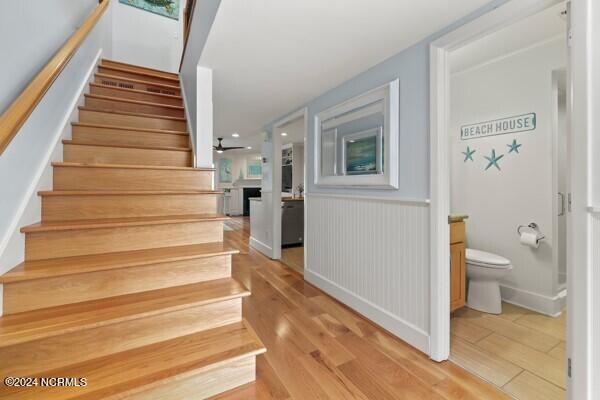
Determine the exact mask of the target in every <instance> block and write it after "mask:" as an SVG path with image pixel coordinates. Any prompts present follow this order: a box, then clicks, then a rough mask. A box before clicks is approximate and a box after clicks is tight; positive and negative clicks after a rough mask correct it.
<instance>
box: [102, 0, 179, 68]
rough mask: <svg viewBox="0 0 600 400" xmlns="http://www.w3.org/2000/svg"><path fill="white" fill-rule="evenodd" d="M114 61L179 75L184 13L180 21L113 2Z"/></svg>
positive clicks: (116, 1)
mask: <svg viewBox="0 0 600 400" xmlns="http://www.w3.org/2000/svg"><path fill="white" fill-rule="evenodd" d="M113 3H114V4H113V5H112V7H113V29H114V30H113V55H112V57H113V59H115V60H117V61H122V62H126V63H130V64H137V65H142V66H144V67H149V68H155V69H160V70H164V71H170V72H179V62H180V61H181V52H182V50H183V10H184V9H185V4H186V0H180V6H179V19H178V20H175V19H172V18H168V17H165V16H162V15H158V14H154V13H151V12H148V11H145V10H142V9H139V8H136V7H132V6H128V5H126V4H122V3H120V2H119V1H118V0H113Z"/></svg>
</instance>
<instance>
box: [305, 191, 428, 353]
mask: <svg viewBox="0 0 600 400" xmlns="http://www.w3.org/2000/svg"><path fill="white" fill-rule="evenodd" d="M306 201H307V202H308V203H307V206H308V210H309V212H308V213H307V221H306V222H307V228H308V229H307V232H308V235H307V236H308V237H307V238H306V242H305V243H306V250H307V252H306V257H307V258H306V263H305V264H306V265H305V270H304V277H305V279H306V280H307V281H308V282H310V283H312V284H313V285H315V286H317V287H319V288H320V289H322V290H324V291H325V292H327V293H328V294H330V295H331V296H333V297H335V298H337V299H338V300H340V301H341V302H342V303H344V304H346V305H347V306H349V307H351V308H353V309H355V310H356V311H358V312H359V313H361V314H363V315H364V316H366V317H367V318H369V319H371V320H372V321H373V322H375V323H377V324H379V325H381V326H382V327H384V328H385V329H387V330H389V331H390V332H392V333H393V334H395V335H397V336H398V337H400V338H401V339H403V340H405V341H406V342H408V343H410V344H411V345H413V346H415V347H416V348H418V349H420V350H421V351H423V352H425V353H427V354H429V204H428V201H425V200H423V201H407V200H399V199H387V198H375V197H359V196H348V195H344V196H341V195H329V194H315V193H311V194H310V195H307V196H306Z"/></svg>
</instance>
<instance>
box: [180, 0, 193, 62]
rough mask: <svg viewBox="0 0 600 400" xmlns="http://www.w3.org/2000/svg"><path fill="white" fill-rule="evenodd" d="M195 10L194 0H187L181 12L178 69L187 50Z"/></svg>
mask: <svg viewBox="0 0 600 400" xmlns="http://www.w3.org/2000/svg"><path fill="white" fill-rule="evenodd" d="M194 11H196V0H189V1H188V3H187V5H186V9H185V11H184V13H183V50H182V51H181V59H180V60H179V71H180V72H181V67H182V66H183V59H184V57H185V52H186V50H187V45H188V40H189V38H190V30H191V29H192V20H193V18H194Z"/></svg>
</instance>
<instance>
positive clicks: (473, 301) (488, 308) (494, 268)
mask: <svg viewBox="0 0 600 400" xmlns="http://www.w3.org/2000/svg"><path fill="white" fill-rule="evenodd" d="M465 261H466V264H467V278H468V280H469V286H468V295H467V306H468V307H469V308H472V309H475V310H478V311H482V312H485V313H490V314H500V313H502V299H501V297H500V285H499V283H498V281H499V280H500V279H501V278H503V277H504V276H505V275H506V274H508V272H509V271H510V270H511V269H512V268H513V266H512V265H511V264H510V260H507V259H506V258H504V257H501V256H499V255H496V254H493V253H488V252H485V251H481V250H475V249H467V251H466V255H465Z"/></svg>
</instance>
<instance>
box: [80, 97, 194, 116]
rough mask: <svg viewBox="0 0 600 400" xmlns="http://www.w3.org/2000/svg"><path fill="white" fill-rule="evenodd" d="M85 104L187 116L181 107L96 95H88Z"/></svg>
mask: <svg viewBox="0 0 600 400" xmlns="http://www.w3.org/2000/svg"><path fill="white" fill-rule="evenodd" d="M85 106H86V107H89V108H94V109H98V110H106V111H125V112H133V113H141V114H151V115H162V116H165V117H179V118H183V117H184V116H185V115H184V112H183V110H182V109H179V108H170V107H161V106H156V105H151V104H138V103H129V102H126V101H116V100H107V99H99V98H96V97H86V98H85Z"/></svg>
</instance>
